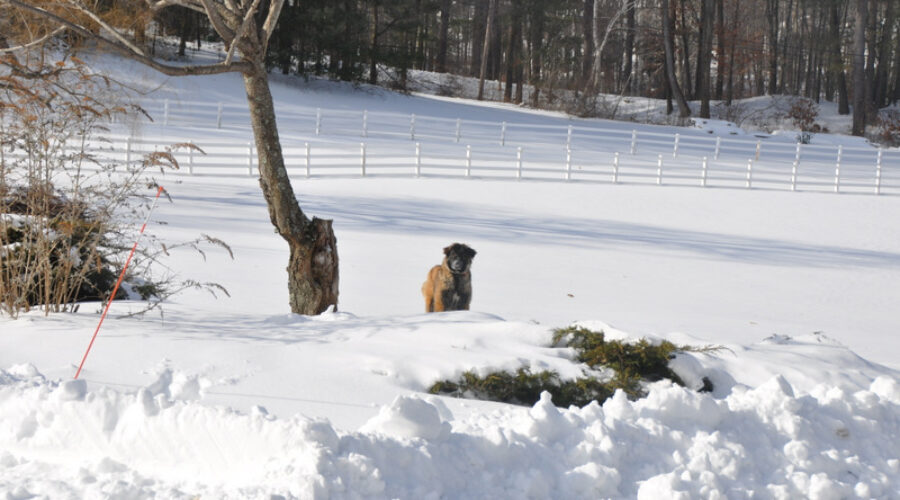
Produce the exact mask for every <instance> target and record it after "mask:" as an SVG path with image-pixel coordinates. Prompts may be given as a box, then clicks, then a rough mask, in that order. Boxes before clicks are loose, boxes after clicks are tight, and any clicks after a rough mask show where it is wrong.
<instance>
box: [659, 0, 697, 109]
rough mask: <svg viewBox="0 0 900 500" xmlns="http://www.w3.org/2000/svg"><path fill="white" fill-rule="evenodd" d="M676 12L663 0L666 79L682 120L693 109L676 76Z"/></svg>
mask: <svg viewBox="0 0 900 500" xmlns="http://www.w3.org/2000/svg"><path fill="white" fill-rule="evenodd" d="M674 14H675V13H674V12H672V11H671V10H670V8H669V0H662V22H663V46H664V47H665V52H666V78H667V79H668V82H669V89H670V91H671V93H672V96H673V97H674V98H675V102H676V103H677V104H678V112H679V115H680V116H681V117H682V118H685V117H688V116H691V108H690V107H689V106H688V103H687V100H685V98H684V93H682V92H681V87H680V86H679V85H678V78H676V76H675V48H674V45H675V42H674V38H675V33H674V26H673V25H674V24H675V17H674Z"/></svg>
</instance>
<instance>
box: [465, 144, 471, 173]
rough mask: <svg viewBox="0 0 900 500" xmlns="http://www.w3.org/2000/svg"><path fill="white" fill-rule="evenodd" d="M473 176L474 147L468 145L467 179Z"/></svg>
mask: <svg viewBox="0 0 900 500" xmlns="http://www.w3.org/2000/svg"><path fill="white" fill-rule="evenodd" d="M471 174H472V146H470V145H468V144H467V145H466V177H469V176H470V175H471Z"/></svg>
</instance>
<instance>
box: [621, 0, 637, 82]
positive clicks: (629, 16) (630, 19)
mask: <svg viewBox="0 0 900 500" xmlns="http://www.w3.org/2000/svg"><path fill="white" fill-rule="evenodd" d="M625 8H626V9H627V11H626V12H625V67H624V68H623V69H622V81H624V82H625V88H623V89H622V92H624V93H626V94H631V89H632V88H635V85H634V83H633V82H632V81H631V73H632V71H634V61H633V60H632V59H634V37H635V33H634V30H635V17H634V0H627V1H626V2H625Z"/></svg>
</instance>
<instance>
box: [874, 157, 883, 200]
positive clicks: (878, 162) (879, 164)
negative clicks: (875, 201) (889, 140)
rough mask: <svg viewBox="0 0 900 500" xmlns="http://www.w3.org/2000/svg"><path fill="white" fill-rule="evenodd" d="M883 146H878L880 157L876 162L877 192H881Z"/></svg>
mask: <svg viewBox="0 0 900 500" xmlns="http://www.w3.org/2000/svg"><path fill="white" fill-rule="evenodd" d="M881 151H882V150H881V148H878V159H877V160H876V162H875V194H881Z"/></svg>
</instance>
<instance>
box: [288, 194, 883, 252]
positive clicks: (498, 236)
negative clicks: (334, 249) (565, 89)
mask: <svg viewBox="0 0 900 500" xmlns="http://www.w3.org/2000/svg"><path fill="white" fill-rule="evenodd" d="M303 203H304V207H306V208H307V209H308V210H310V211H312V212H314V213H316V214H318V215H319V216H321V217H328V218H333V219H334V220H335V227H336V228H338V230H340V229H344V230H347V229H349V230H353V231H361V232H381V233H398V234H419V235H431V236H434V235H446V234H453V235H456V237H457V238H459V239H469V240H488V241H502V242H515V243H520V244H523V245H553V246H568V247H575V248H583V249H597V250H619V251H628V252H639V253H666V254H668V255H674V256H682V257H685V258H702V259H718V260H724V261H734V262H743V263H749V264H763V265H773V266H790V267H811V268H852V267H857V268H898V267H900V253H894V252H879V251H873V250H865V249H859V248H853V247H843V246H833V245H815V244H805V243H798V242H792V241H786V240H778V239H772V238H755V237H748V236H739V235H729V234H721V233H712V232H702V231H690V230H682V229H672V228H667V227H663V226H653V225H647V224H635V223H629V222H622V221H614V220H608V219H592V218H591V219H589V218H579V217H564V218H561V217H546V218H544V217H539V216H534V215H523V214H521V213H516V212H513V211H511V210H501V209H497V208H496V207H488V206H483V205H475V204H469V203H466V204H462V203H460V204H457V203H450V202H446V201H440V200H422V199H407V198H398V197H383V196H380V197H377V198H376V197H350V196H346V197H334V196H328V197H320V196H304V197H303Z"/></svg>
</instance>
